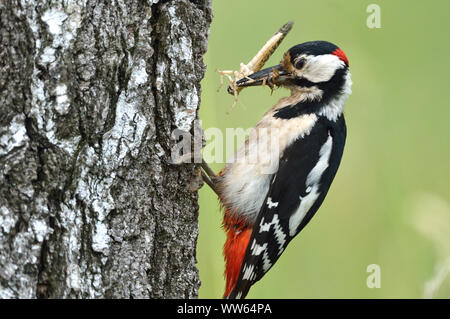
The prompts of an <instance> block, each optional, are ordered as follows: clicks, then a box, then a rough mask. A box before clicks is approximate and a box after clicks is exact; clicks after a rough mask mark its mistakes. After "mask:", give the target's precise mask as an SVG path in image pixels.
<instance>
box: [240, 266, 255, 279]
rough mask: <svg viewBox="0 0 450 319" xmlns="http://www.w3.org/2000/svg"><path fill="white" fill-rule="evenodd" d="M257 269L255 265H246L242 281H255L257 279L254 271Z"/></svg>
mask: <svg viewBox="0 0 450 319" xmlns="http://www.w3.org/2000/svg"><path fill="white" fill-rule="evenodd" d="M254 268H255V265H250V266H248V265H245V268H244V276H243V277H242V279H244V280H253V279H255V278H256V275H255V272H254V271H253V269H254Z"/></svg>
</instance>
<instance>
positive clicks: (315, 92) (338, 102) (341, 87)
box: [274, 68, 352, 121]
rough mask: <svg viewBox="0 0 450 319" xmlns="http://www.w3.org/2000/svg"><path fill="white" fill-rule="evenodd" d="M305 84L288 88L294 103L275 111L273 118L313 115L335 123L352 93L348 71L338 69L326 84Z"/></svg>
mask: <svg viewBox="0 0 450 319" xmlns="http://www.w3.org/2000/svg"><path fill="white" fill-rule="evenodd" d="M306 82H309V81H303V83H302V86H297V85H296V86H292V87H288V88H290V89H291V98H292V99H293V100H295V102H294V103H292V104H290V105H287V106H284V107H281V108H279V109H277V110H275V112H274V117H276V118H282V119H290V118H293V117H298V116H301V115H304V114H313V113H314V114H317V115H319V116H325V117H327V118H328V119H329V120H330V121H336V119H337V118H338V117H339V116H340V115H341V114H342V113H343V111H344V105H345V102H346V101H347V98H348V96H349V95H350V94H351V92H352V90H351V85H352V80H351V77H350V71H349V70H348V69H347V68H345V69H339V70H337V71H336V73H335V75H334V76H333V77H332V78H331V79H330V81H327V82H322V83H312V82H309V83H306ZM294 97H297V98H295V99H294Z"/></svg>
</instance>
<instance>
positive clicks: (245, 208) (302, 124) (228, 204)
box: [217, 100, 318, 225]
mask: <svg viewBox="0 0 450 319" xmlns="http://www.w3.org/2000/svg"><path fill="white" fill-rule="evenodd" d="M282 102H283V100H281V101H280V103H278V104H277V105H276V106H275V107H274V108H272V109H271V110H270V111H269V112H267V113H266V114H265V115H264V117H263V118H262V119H261V120H260V121H259V122H258V124H257V125H256V126H255V127H254V128H253V129H252V131H251V132H250V135H249V136H248V138H247V139H246V141H245V143H244V144H243V145H242V146H241V147H240V148H239V149H238V151H237V152H236V154H235V155H234V157H233V158H232V160H229V161H228V164H227V165H226V166H225V168H224V169H223V170H222V173H221V177H220V178H219V180H218V181H217V185H218V191H219V194H220V195H221V196H220V197H221V201H222V204H223V205H224V207H225V208H226V211H227V212H228V213H231V214H233V215H236V217H240V218H244V219H245V220H246V221H247V222H248V223H249V224H250V225H253V223H254V222H255V220H256V217H257V215H258V213H259V211H260V208H261V206H262V204H263V202H264V199H265V197H266V195H267V193H268V191H269V187H270V181H271V180H272V177H273V175H276V172H277V170H278V164H279V160H280V159H281V157H282V155H283V153H284V150H285V149H286V148H287V147H288V146H289V145H291V144H292V143H293V142H294V141H295V140H296V139H298V138H303V137H304V136H305V135H308V134H309V133H310V132H311V129H312V128H313V126H314V124H315V123H316V121H317V119H318V117H317V115H315V114H305V115H302V116H299V117H295V118H290V119H282V118H276V117H273V114H274V111H275V110H276V109H277V108H279V107H281V104H283V103H282Z"/></svg>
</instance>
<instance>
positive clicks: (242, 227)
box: [223, 212, 252, 297]
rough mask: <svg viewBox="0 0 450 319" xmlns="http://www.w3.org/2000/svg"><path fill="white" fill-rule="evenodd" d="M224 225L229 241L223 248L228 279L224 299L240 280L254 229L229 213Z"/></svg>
mask: <svg viewBox="0 0 450 319" xmlns="http://www.w3.org/2000/svg"><path fill="white" fill-rule="evenodd" d="M223 225H224V228H225V231H226V233H227V240H226V242H225V245H224V247H223V254H224V257H225V279H226V286H225V293H224V297H227V296H228V295H229V294H230V293H231V291H232V290H233V288H234V286H235V285H236V282H237V280H238V277H239V271H240V270H241V265H242V260H243V259H244V255H245V251H246V249H247V246H248V243H249V241H250V235H251V234H252V229H251V228H250V227H249V226H248V225H246V223H244V222H243V220H241V219H236V218H234V217H232V216H230V215H229V214H227V212H226V213H225V216H224V220H223Z"/></svg>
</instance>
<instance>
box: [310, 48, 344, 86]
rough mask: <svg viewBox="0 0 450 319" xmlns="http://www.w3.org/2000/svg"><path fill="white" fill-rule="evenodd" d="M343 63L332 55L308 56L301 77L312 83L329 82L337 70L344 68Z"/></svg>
mask: <svg viewBox="0 0 450 319" xmlns="http://www.w3.org/2000/svg"><path fill="white" fill-rule="evenodd" d="M344 66H345V63H344V62H343V61H341V60H340V59H339V57H337V56H336V55H334V54H324V55H318V56H310V57H309V58H308V62H307V63H306V66H305V69H304V70H303V72H302V76H303V77H304V78H305V79H307V80H308V81H311V82H314V83H320V82H327V81H329V80H330V79H331V78H332V77H333V75H334V73H335V72H336V70H337V69H341V68H344Z"/></svg>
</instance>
